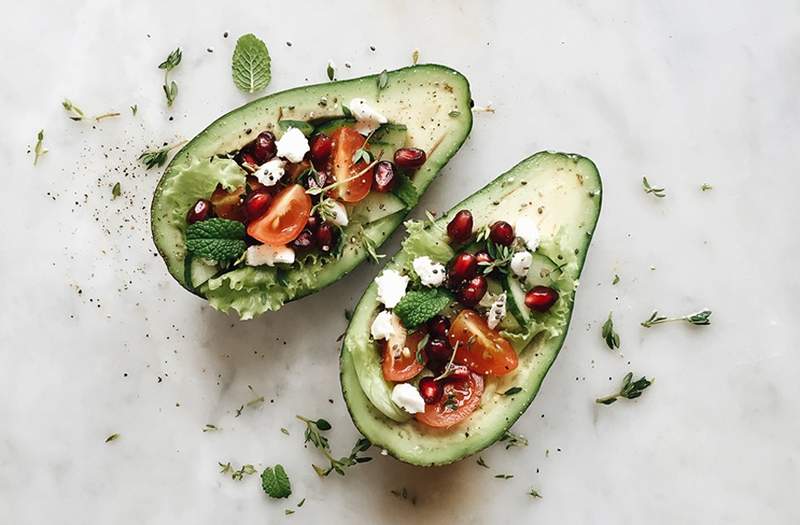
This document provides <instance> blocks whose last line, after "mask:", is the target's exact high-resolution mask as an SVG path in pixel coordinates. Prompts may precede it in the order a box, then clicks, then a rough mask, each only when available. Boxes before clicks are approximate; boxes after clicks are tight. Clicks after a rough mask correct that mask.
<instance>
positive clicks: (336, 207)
mask: <svg viewBox="0 0 800 525" xmlns="http://www.w3.org/2000/svg"><path fill="white" fill-rule="evenodd" d="M326 202H329V203H330V204H328V206H329V208H328V209H329V210H330V215H331V222H332V223H333V224H336V225H338V226H347V223H348V222H350V221H349V220H348V219H347V208H345V207H344V204H342V203H341V202H339V201H337V200H334V199H329V200H327V201H326Z"/></svg>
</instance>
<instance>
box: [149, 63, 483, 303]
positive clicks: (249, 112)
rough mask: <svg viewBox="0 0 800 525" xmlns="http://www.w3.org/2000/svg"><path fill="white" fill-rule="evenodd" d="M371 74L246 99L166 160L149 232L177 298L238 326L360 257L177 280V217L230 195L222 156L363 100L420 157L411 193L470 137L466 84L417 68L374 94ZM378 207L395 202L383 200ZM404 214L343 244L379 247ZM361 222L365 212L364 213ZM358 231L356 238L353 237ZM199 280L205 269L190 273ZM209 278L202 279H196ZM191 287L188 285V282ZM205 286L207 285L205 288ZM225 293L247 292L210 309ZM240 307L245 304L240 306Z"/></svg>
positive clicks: (180, 240) (360, 253)
mask: <svg viewBox="0 0 800 525" xmlns="http://www.w3.org/2000/svg"><path fill="white" fill-rule="evenodd" d="M378 78H379V76H378V75H370V76H366V77H361V78H356V79H351V80H343V81H337V82H329V83H325V84H317V85H311V86H305V87H299V88H295V89H290V90H287V91H283V92H279V93H275V94H272V95H268V96H266V97H263V98H260V99H257V100H254V101H252V102H250V103H248V104H246V105H244V106H242V107H240V108H238V109H235V110H233V111H231V112H230V113H227V114H226V115H224V116H222V117H220V118H219V119H217V120H216V121H215V122H213V123H212V124H211V125H209V126H208V127H207V128H206V129H205V130H203V131H202V132H200V133H199V134H198V135H197V136H196V137H194V138H193V139H192V140H191V141H189V142H188V143H187V144H186V145H185V146H184V147H183V148H182V149H181V150H180V151H179V152H178V153H177V154H176V155H175V157H174V158H173V159H172V161H171V162H170V164H169V165H168V166H167V168H166V170H165V172H164V174H163V176H162V178H161V180H160V181H159V183H158V185H157V187H156V189H155V191H154V196H153V201H152V205H151V213H150V216H151V230H152V234H153V240H154V242H155V245H156V248H157V250H158V253H159V254H160V255H161V257H162V258H163V259H164V261H165V263H166V265H167V269H168V271H169V273H170V274H171V275H172V276H173V277H174V278H175V279H176V280H177V281H178V282H179V283H180V284H181V285H182V286H183V287H184V288H186V289H187V290H189V291H191V292H193V293H195V294H197V295H199V296H200V297H205V298H207V299H209V301H210V302H211V305H212V306H214V307H215V308H219V309H221V310H223V311H227V310H229V309H233V310H236V311H237V312H238V313H239V315H240V316H241V317H242V318H250V317H254V316H255V315H258V314H260V313H262V312H264V311H268V310H276V309H278V308H280V307H281V306H282V305H283V304H284V303H286V302H288V301H292V300H295V299H298V298H300V297H303V296H305V295H308V294H311V293H314V292H316V291H318V290H319V289H321V288H323V287H324V286H327V285H329V284H331V283H333V282H335V281H337V280H339V279H341V278H342V277H343V276H345V275H346V274H347V273H348V272H350V271H351V270H353V269H354V268H355V267H356V266H357V265H358V264H359V263H361V262H362V261H363V260H364V259H365V258H367V257H368V252H367V250H366V249H363V247H362V246H360V245H359V246H355V245H353V246H346V247H345V250H344V251H343V254H342V255H341V257H339V258H338V259H328V260H325V261H324V264H322V263H321V262H314V263H309V264H304V265H303V266H302V267H300V268H299V269H297V268H294V269H290V270H289V271H286V270H284V271H283V272H279V271H278V270H276V269H275V268H271V267H258V268H257V269H256V270H251V271H250V272H251V274H253V275H252V276H248V277H247V278H246V279H244V278H239V279H238V281H237V282H235V283H234V282H233V281H234V279H231V280H230V281H231V282H230V284H227V283H226V282H225V281H224V280H219V279H218V280H217V281H218V282H217V283H216V284H215V285H214V286H212V287H209V286H205V285H204V286H198V285H199V284H201V283H197V282H195V283H193V284H194V285H192V284H190V283H187V282H185V279H186V271H185V270H186V269H185V268H184V259H185V254H186V251H185V250H186V248H185V240H184V235H185V228H186V224H185V219H184V217H185V214H186V210H188V209H189V207H190V206H191V205H192V204H193V203H194V202H195V201H196V200H197V199H199V198H207V196H208V195H209V194H210V193H211V191H213V188H214V186H216V184H217V182H220V183H222V184H223V185H225V186H228V187H234V186H235V185H236V184H240V180H243V177H244V173H243V172H242V173H235V172H236V171H237V170H238V168H237V167H236V166H235V164H234V163H233V162H232V161H229V160H227V159H225V158H224V157H223V156H224V154H226V153H228V152H231V151H235V150H238V149H240V148H241V147H242V146H244V145H245V144H247V143H248V142H250V141H251V140H253V138H255V135H256V134H257V133H258V132H260V131H263V130H271V131H273V132H274V133H275V134H276V135H277V136H278V137H280V135H281V133H282V131H281V129H280V126H279V125H278V122H279V121H280V120H303V121H312V122H324V121H325V120H327V119H333V118H339V117H342V116H343V114H344V113H343V109H342V106H343V105H345V104H349V102H350V100H352V99H353V98H364V99H366V100H367V101H368V103H369V104H370V105H371V106H372V107H374V108H375V109H376V110H377V111H378V112H380V113H382V114H384V115H385V116H386V117H387V118H388V119H389V121H390V122H393V123H397V124H401V125H404V126H406V127H407V139H406V145H407V146H416V147H421V148H422V149H425V150H426V151H428V152H429V155H428V160H427V162H426V163H425V165H423V167H422V168H420V169H419V170H418V171H417V172H416V173H415V174H414V177H413V183H414V186H415V187H416V190H417V193H418V194H419V195H421V194H422V193H423V192H424V191H425V190H426V189H427V188H428V186H429V185H430V184H431V182H432V181H433V179H434V178H435V177H436V176H437V175H438V173H439V171H440V170H441V168H442V167H443V166H444V165H445V164H446V163H447V161H448V160H450V158H451V157H452V156H453V155H454V154H455V153H456V152H457V151H458V149H459V148H460V147H461V145H462V144H463V143H464V141H465V140H466V138H467V136H468V135H469V132H470V130H471V129H472V112H471V110H470V103H471V95H470V89H469V83H468V81H467V79H466V78H465V77H464V76H463V75H461V74H460V73H458V72H457V71H455V70H453V69H450V68H448V67H445V66H441V65H435V64H424V65H417V66H412V67H407V68H403V69H399V70H396V71H390V72H388V74H387V77H386V78H388V83H387V85H386V87H384V88H383V89H379V88H378ZM387 199H394V200H395V201H396V198H395V197H394V196H393V195H391V194H387ZM409 211H410V209H409V208H405V209H401V210H400V211H398V212H396V213H393V214H391V215H388V216H386V217H382V218H380V219H379V220H376V221H374V222H370V223H364V224H356V223H354V224H352V225H351V226H349V227H348V228H351V229H352V231H351V230H349V229H348V230H346V231H345V235H344V236H343V238H352V237H353V235H354V234H355V233H362V232H361V231H360V228H363V234H364V235H365V236H367V237H369V239H371V241H372V243H373V244H374V245H375V246H380V245H381V244H382V243H383V242H385V241H386V239H387V238H388V237H389V235H390V234H391V233H392V232H393V231H394V230H395V229H396V228H397V227H398V226H399V225H400V224H401V223H402V221H403V219H404V218H405V216H406V215H407V214H408V212H409ZM364 216H369V214H364ZM357 229H359V230H357ZM199 270H200V271H204V272H207V271H208V270H207V269H203V268H199ZM208 277H213V272H209V274H208V275H206V276H205V278H208ZM193 280H194V279H193ZM212 281H214V279H211V281H209V283H211V282H212ZM220 286H222V287H223V288H224V287H225V286H230V287H231V288H230V289H225V291H226V293H228V294H229V295H230V296H234V298H233V299H234V300H232V301H231V303H235V302H236V301H235V299H236V298H235V296H236V294H237V293H239V292H237V290H238V291H241V292H240V293H241V294H242V296H244V295H245V294H249V296H248V297H246V298H244V297H243V300H242V301H239V302H240V303H244V304H245V306H244V307H242V306H241V305H238V306H237V305H236V304H234V305H233V306H231V305H230V304H227V303H226V304H222V306H220V304H217V303H215V301H214V297H213V295H214V294H215V290H216V291H219V287H220ZM244 299H246V300H244Z"/></svg>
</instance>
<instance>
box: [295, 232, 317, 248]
mask: <svg viewBox="0 0 800 525" xmlns="http://www.w3.org/2000/svg"><path fill="white" fill-rule="evenodd" d="M313 247H314V234H313V233H312V232H311V231H310V230H308V229H305V230H303V231H301V232H300V235H298V236H297V238H296V239H295V240H293V241H292V248H293V249H294V250H296V251H298V252H305V251H308V250H310V249H311V248H313Z"/></svg>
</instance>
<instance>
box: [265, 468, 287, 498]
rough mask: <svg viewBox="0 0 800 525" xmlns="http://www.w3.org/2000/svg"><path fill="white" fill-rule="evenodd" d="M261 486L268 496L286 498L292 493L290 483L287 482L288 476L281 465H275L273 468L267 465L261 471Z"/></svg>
mask: <svg viewBox="0 0 800 525" xmlns="http://www.w3.org/2000/svg"><path fill="white" fill-rule="evenodd" d="M261 487H262V488H263V489H264V492H266V493H267V495H268V496H269V497H270V498H288V497H289V496H290V495H291V493H292V485H291V483H289V476H287V475H286V471H285V470H284V469H283V466H282V465H275V468H274V469H273V468H272V467H267V468H265V469H264V472H262V473H261Z"/></svg>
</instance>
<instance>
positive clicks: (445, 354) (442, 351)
mask: <svg viewBox="0 0 800 525" xmlns="http://www.w3.org/2000/svg"><path fill="white" fill-rule="evenodd" d="M425 353H426V354H428V358H430V359H433V360H435V361H447V360H449V359H450V354H452V352H451V351H450V345H449V344H448V343H447V340H446V339H439V338H438V337H436V338H432V339H431V340H429V341H428V344H426V345H425Z"/></svg>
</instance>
